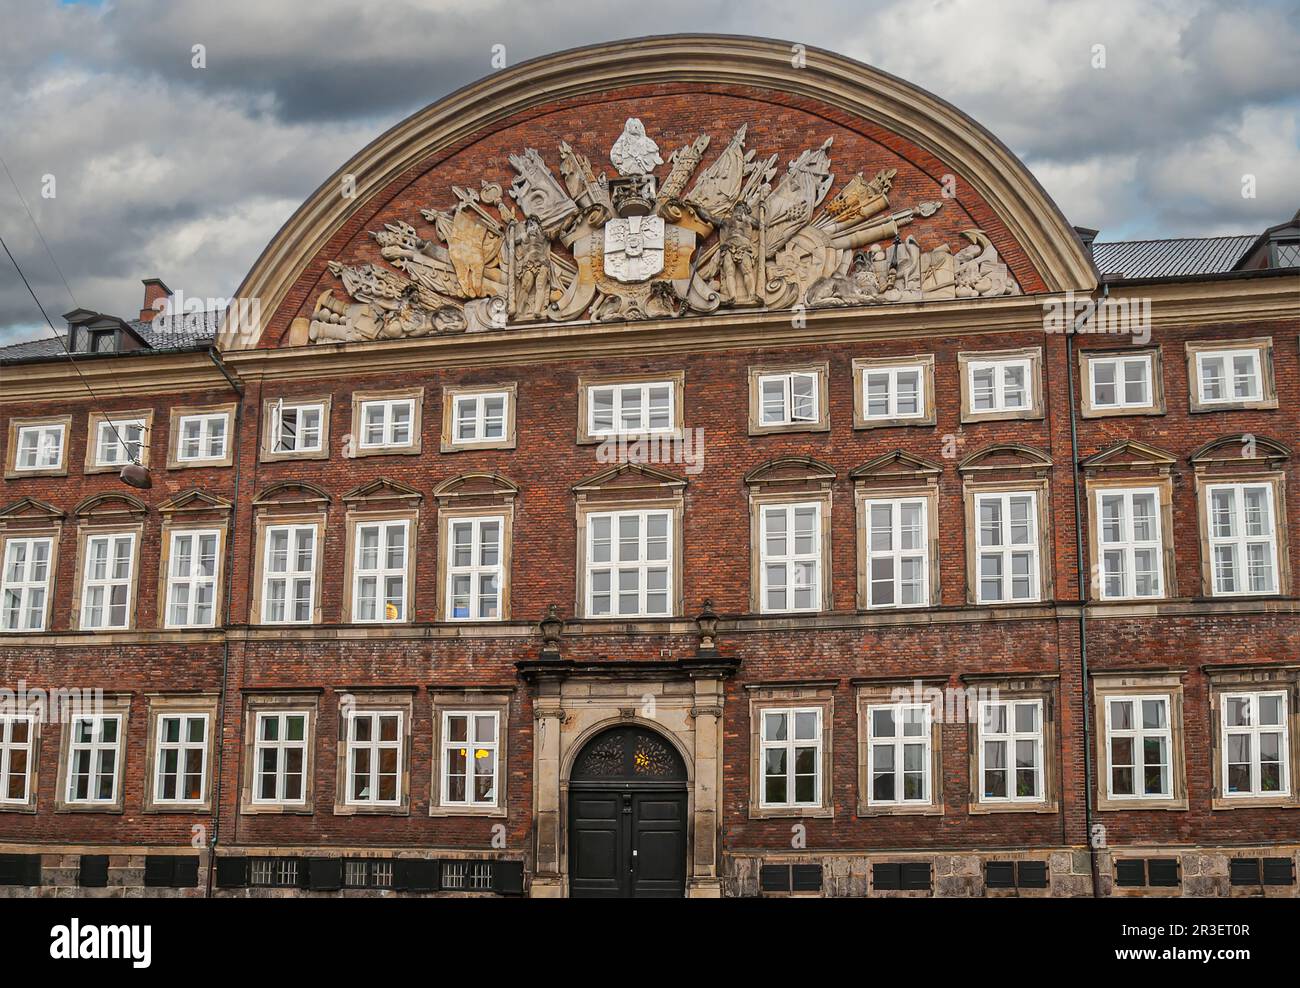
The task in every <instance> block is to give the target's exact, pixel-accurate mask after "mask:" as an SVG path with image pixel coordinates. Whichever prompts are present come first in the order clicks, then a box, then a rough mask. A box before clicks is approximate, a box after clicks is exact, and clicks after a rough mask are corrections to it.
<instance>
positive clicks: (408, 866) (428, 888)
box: [393, 858, 439, 892]
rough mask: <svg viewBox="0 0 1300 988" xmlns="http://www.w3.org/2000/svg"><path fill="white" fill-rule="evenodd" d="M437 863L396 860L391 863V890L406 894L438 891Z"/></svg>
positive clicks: (416, 859)
mask: <svg viewBox="0 0 1300 988" xmlns="http://www.w3.org/2000/svg"><path fill="white" fill-rule="evenodd" d="M438 872H439V869H438V862H437V861H428V860H425V859H423V858H398V859H397V860H396V861H394V862H393V888H395V889H401V890H403V891H406V892H436V891H438Z"/></svg>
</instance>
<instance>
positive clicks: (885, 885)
mask: <svg viewBox="0 0 1300 988" xmlns="http://www.w3.org/2000/svg"><path fill="white" fill-rule="evenodd" d="M871 884H872V886H873V887H875V888H877V889H880V890H883V891H894V890H897V889H901V888H902V887H903V866H902V865H898V864H875V865H872V866H871Z"/></svg>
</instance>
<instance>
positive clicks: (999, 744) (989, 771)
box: [979, 700, 1044, 803]
mask: <svg viewBox="0 0 1300 988" xmlns="http://www.w3.org/2000/svg"><path fill="white" fill-rule="evenodd" d="M979 729H980V738H979V759H980V800H979V801H980V802H981V803H1036V802H1042V801H1043V799H1044V795H1043V701H1042V700H984V701H981V703H980V704H979Z"/></svg>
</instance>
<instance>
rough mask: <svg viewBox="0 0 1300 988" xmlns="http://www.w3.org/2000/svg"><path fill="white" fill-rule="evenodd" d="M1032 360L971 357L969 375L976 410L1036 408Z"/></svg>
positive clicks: (1025, 358) (1000, 410)
mask: <svg viewBox="0 0 1300 988" xmlns="http://www.w3.org/2000/svg"><path fill="white" fill-rule="evenodd" d="M1032 367H1033V362H1032V361H1031V360H1030V359H1029V358H1028V357H1012V358H1007V359H1005V360H972V361H970V362H969V363H968V364H967V365H966V373H967V374H969V375H970V401H971V411H973V412H1014V411H1023V410H1026V409H1029V408H1031V407H1033V404H1034V394H1033V387H1034V382H1033V376H1032V374H1031V369H1032Z"/></svg>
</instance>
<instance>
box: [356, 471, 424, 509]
mask: <svg viewBox="0 0 1300 988" xmlns="http://www.w3.org/2000/svg"><path fill="white" fill-rule="evenodd" d="M341 500H342V501H343V503H344V504H374V505H377V504H383V503H391V502H404V503H411V502H417V503H418V502H420V501H423V500H424V495H423V494H421V493H420V492H419V491H418V490H416V489H415V488H414V487H410V486H408V485H407V484H403V483H402V482H401V481H398V480H389V479H388V478H387V477H376V478H375V479H374V480H370V481H367V482H366V483H364V484H361V485H360V486H359V487H354V488H352V490H350V491H348V492H347V493H346V494H344V495H343V497H342V498H341Z"/></svg>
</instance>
